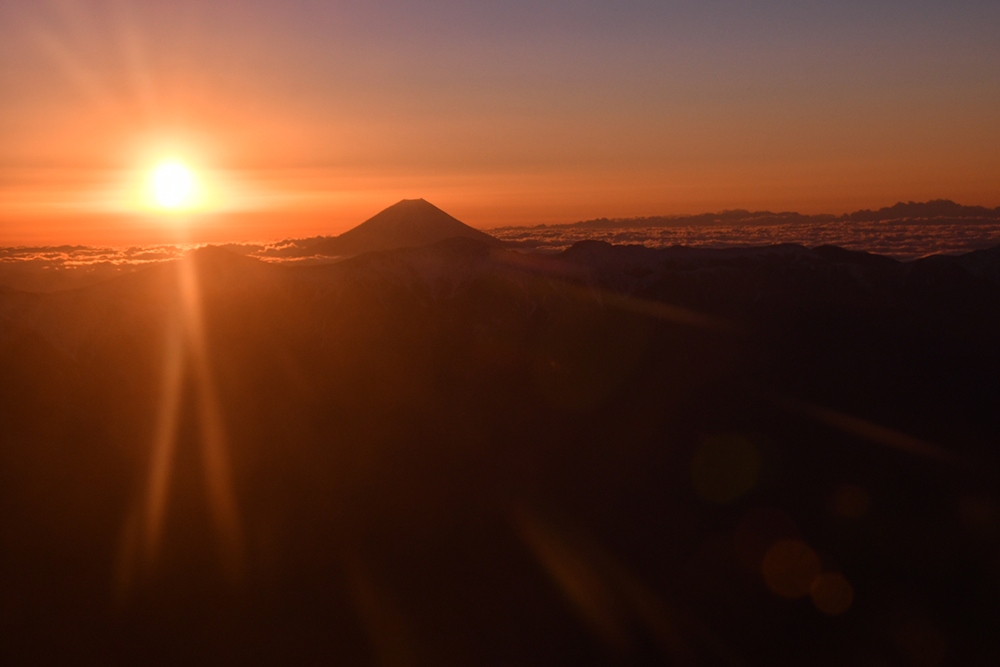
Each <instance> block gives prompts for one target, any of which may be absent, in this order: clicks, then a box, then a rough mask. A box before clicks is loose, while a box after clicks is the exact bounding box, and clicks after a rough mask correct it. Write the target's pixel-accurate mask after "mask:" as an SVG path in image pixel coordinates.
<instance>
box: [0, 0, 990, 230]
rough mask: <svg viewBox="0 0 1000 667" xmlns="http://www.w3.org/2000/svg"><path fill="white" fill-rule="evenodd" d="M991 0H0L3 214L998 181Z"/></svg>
mask: <svg viewBox="0 0 1000 667" xmlns="http://www.w3.org/2000/svg"><path fill="white" fill-rule="evenodd" d="M998 28H1000V8H998V7H997V5H995V4H993V3H986V2H978V1H977V0H962V1H960V2H954V3H949V4H948V5H947V7H944V6H942V5H940V4H939V3H933V2H901V1H899V0H878V1H877V2H868V3H853V2H849V3H836V4H830V3H820V2H804V3H803V2H788V1H786V0H768V1H767V2H758V3H752V4H747V3H739V2H734V1H733V0H715V1H713V2H689V1H683V2H681V1H679V2H671V3H654V2H644V1H640V0H631V1H629V2H625V3H621V2H616V3H611V2H606V1H603V0H587V1H586V2H584V3H582V4H581V3H570V2H566V1H564V0H549V1H547V2H541V3H520V2H518V3H505V4H504V5H503V6H502V7H499V6H498V7H493V6H489V5H483V4H478V3H455V2H447V1H445V0H433V1H428V2H424V3H420V4H419V5H413V4H412V3H403V2H396V1H386V2H379V3H369V4H366V5H365V6H363V7H362V6H341V5H336V6H335V5H326V4H323V3H313V2H305V1H296V2H284V3H273V2H266V1H264V0H249V1H247V2H243V3H236V4H234V3H228V2H223V3H211V4H204V3H197V2H191V1H182V2H170V3H167V2H156V1H148V2H139V3H123V2H117V1H112V0H103V1H102V0H90V1H87V0H73V1H69V0H66V1H56V0H47V1H43V2H38V3H21V2H13V1H11V0H3V1H2V2H0V62H2V63H3V64H4V66H3V67H2V68H0V89H2V90H3V91H4V96H3V101H2V102H0V139H2V141H0V240H2V243H3V244H4V245H9V244H12V243H21V242H30V243H36V242H37V243H46V244H48V243H62V242H74V243H87V244H95V245H101V244H120V243H154V242H163V241H166V240H168V239H169V238H170V237H171V235H173V234H174V227H175V226H176V221H177V216H176V215H171V214H164V213H162V212H161V211H159V210H157V209H156V208H155V207H150V206H149V203H148V201H146V195H145V194H144V188H145V182H146V180H147V178H148V174H149V173H150V171H151V170H152V169H153V168H154V167H155V166H156V164H158V163H159V162H161V161H163V160H167V159H181V160H184V161H185V162H186V163H188V164H189V165H190V167H191V168H192V169H193V171H194V173H195V174H196V176H197V178H198V179H199V183H200V184H201V185H202V186H203V190H204V194H205V197H204V201H202V202H201V203H200V204H199V206H200V212H199V215H198V217H197V219H196V221H195V223H194V224H195V225H196V227H197V229H196V230H195V231H194V232H192V233H194V234H197V235H200V238H201V239H202V240H205V241H213V242H222V241H235V240H247V239H270V238H289V237H304V236H313V235H317V234H336V233H339V232H342V231H344V230H346V229H348V228H349V227H351V226H353V225H354V224H357V222H359V221H360V220H364V219H365V218H367V217H368V216H369V215H371V214H372V213H374V212H375V211H378V210H380V209H381V208H384V207H385V206H387V205H388V204H389V203H391V202H394V201H397V200H399V199H403V198H411V197H424V198H427V199H428V200H430V201H434V202H436V203H437V204H438V205H440V206H442V207H443V208H445V209H446V210H448V211H451V212H452V213H453V214H454V215H455V216H457V217H458V218H459V219H461V220H464V221H466V222H467V223H468V224H470V225H472V226H474V227H477V228H492V227H498V226H507V225H534V224H553V223H567V222H573V221H575V220H586V219H590V218H597V217H602V216H621V217H632V216H651V215H672V214H682V213H695V212H699V211H719V210H724V209H731V208H748V209H770V210H795V211H799V212H801V213H820V212H829V213H839V212H847V211H852V210H857V209H862V208H877V207H880V206H886V205H891V204H892V203H894V202H896V201H924V200H929V199H938V198H951V199H955V200H958V201H963V202H969V203H976V204H981V205H984V206H990V207H994V206H998V205H1000V190H998V188H997V184H996V178H995V175H996V174H997V173H1000V129H998V126H997V124H996V123H995V120H994V119H995V110H996V109H997V108H998V106H1000V92H998V91H1000V79H998V76H1000V46H998V43H997V40H996V39H995V35H996V33H997V30H998Z"/></svg>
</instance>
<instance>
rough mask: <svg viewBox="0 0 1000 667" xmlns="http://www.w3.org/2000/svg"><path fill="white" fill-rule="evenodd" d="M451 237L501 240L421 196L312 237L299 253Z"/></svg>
mask: <svg viewBox="0 0 1000 667" xmlns="http://www.w3.org/2000/svg"><path fill="white" fill-rule="evenodd" d="M451 238H470V239H475V240H477V241H481V242H483V243H486V244H488V245H492V246H501V245H503V242H502V241H500V240H498V239H496V238H494V237H492V236H490V235H489V234H486V233H484V232H481V231H479V230H478V229H473V228H472V227H470V226H468V225H467V224H465V223H464V222H461V221H460V220H457V219H455V218H453V217H452V216H450V215H448V214H447V213H445V212H444V211H442V210H441V209H439V208H438V207H437V206H435V205H434V204H431V203H430V202H428V201H426V200H424V199H403V200H402V201H399V202H397V203H395V204H393V205H392V206H390V207H389V208H387V209H385V210H383V211H382V212H380V213H378V214H376V215H375V216H373V217H371V218H369V219H368V220H366V221H364V222H362V223H361V224H360V225H358V226H357V227H355V228H353V229H351V230H348V231H346V232H344V233H343V234H341V235H340V236H334V237H332V238H324V239H320V240H318V241H316V242H315V243H314V244H311V245H310V246H309V247H308V248H307V249H306V250H305V252H304V253H303V254H309V255H327V256H331V257H332V256H341V257H343V256H351V255H360V254H361V253H364V252H372V251H377V250H392V249H395V248H417V247H420V246H425V245H430V244H432V243H437V242H438V241H444V240H445V239H451Z"/></svg>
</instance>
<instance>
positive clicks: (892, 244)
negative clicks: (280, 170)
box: [0, 220, 1000, 291]
mask: <svg viewBox="0 0 1000 667" xmlns="http://www.w3.org/2000/svg"><path fill="white" fill-rule="evenodd" d="M488 231H489V233H490V234H492V235H493V236H496V237H497V238H500V239H502V240H504V241H509V242H512V243H514V244H516V245H517V246H519V247H520V248H522V249H524V250H534V251H538V252H558V251H560V250H563V249H565V248H568V247H569V246H571V245H572V244H574V243H576V242H577V241H582V240H587V239H595V240H601V241H607V242H609V243H615V244H642V245H646V246H649V247H668V246H673V245H685V246H693V247H709V248H731V247H741V246H743V247H745V246H761V245H772V244H777V243H796V244H799V245H803V246H806V247H809V248H814V247H817V246H821V245H836V246H840V247H843V248H847V249H850V250H860V251H864V252H871V253H876V254H879V255H885V256H888V257H892V258H894V259H897V260H900V261H909V260H913V259H918V258H920V257H925V256H927V255H936V254H949V255H954V254H961V253H966V252H971V251H973V250H978V249H981V248H990V247H993V246H996V245H1000V221H998V222H983V221H982V220H979V221H976V222H974V223H973V222H970V223H968V224H963V223H960V222H955V221H949V222H948V223H947V224H938V223H935V222H934V221H931V220H920V221H889V222H886V221H880V222H855V221H844V220H836V221H829V222H817V221H810V222H805V223H794V222H790V223H784V224H769V225H752V224H751V225H748V224H740V225H733V224H715V225H712V224H708V225H705V224H702V225H689V226H676V227H672V226H671V227H663V226H660V227H604V228H593V227H586V226H581V225H562V226H536V227H503V228H498V229H491V230H488ZM309 241H310V240H303V241H288V240H286V241H281V242H278V243H242V244H228V245H226V246H223V247H225V248H226V249H228V250H231V251H233V252H236V253H239V254H242V255H247V256H250V257H257V258H260V259H262V260H265V261H269V262H281V263H291V262H296V263H302V262H305V263H308V262H316V261H329V259H330V258H321V257H310V256H308V252H305V256H303V250H305V249H307V248H308V246H309ZM192 247H193V246H175V245H156V246H138V247H128V248H113V247H90V246H58V247H17V248H0V286H5V287H8V288H14V289H26V290H32V291H50V290H56V289H66V288H69V287H74V286H83V285H86V284H92V283H95V282H99V281H102V280H105V279H107V278H110V277H114V276H115V275H120V274H123V273H129V272H132V271H134V270H136V269H139V268H141V267H143V266H146V265H149V264H151V263H156V262H164V261H169V260H172V259H177V258H179V257H180V256H182V255H183V254H184V253H185V252H186V251H188V250H190V249H191V248H192ZM293 255H294V256H293Z"/></svg>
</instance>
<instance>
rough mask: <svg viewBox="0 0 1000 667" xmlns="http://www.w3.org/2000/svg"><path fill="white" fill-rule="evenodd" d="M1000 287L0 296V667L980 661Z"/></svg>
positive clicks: (353, 288)
mask: <svg viewBox="0 0 1000 667" xmlns="http://www.w3.org/2000/svg"><path fill="white" fill-rule="evenodd" d="M998 267H1000V248H994V249H992V250H988V251H982V252H977V253H973V254H970V255H965V256H962V257H932V258H927V259H925V260H920V261H917V262H910V263H900V262H896V261H893V260H890V259H886V258H884V257H878V256H873V255H867V254H865V253H856V252H848V251H844V250H841V249H839V248H834V247H823V248H817V249H815V250H809V249H806V248H802V247H800V246H773V247H764V248H750V249H731V250H698V249H687V248H669V249H659V250H657V249H650V248H643V247H636V246H631V247H628V246H612V245H609V244H606V243H599V242H584V243H580V244H577V245H575V246H573V247H572V248H570V249H569V250H568V251H566V252H564V253H562V254H560V255H556V256H541V255H530V254H520V253H516V252H513V251H509V250H504V249H498V248H494V247H491V246H489V245H486V244H483V243H480V242H478V241H476V240H474V239H451V240H448V241H443V242H441V243H438V244H435V245H431V246H427V247H422V248H409V249H397V250H392V251H386V252H374V253H367V254H364V255H361V256H358V257H355V258H353V259H350V260H346V261H343V262H339V263H335V264H327V265H316V266H286V265H274V264H266V263H263V262H261V261H259V260H256V259H252V258H248V257H241V256H237V255H233V254H231V253H229V252H227V251H225V250H222V249H218V248H206V249H201V250H198V251H195V252H192V253H189V254H188V255H187V256H186V258H185V259H184V260H182V261H179V262H170V263H164V264H159V265H156V266H151V267H148V268H146V269H143V270H141V271H137V272H135V273H133V274H130V275H125V276H121V277H118V278H115V279H113V280H109V281H106V282H103V283H101V284H97V285H93V286H90V287H87V288H83V289H79V290H70V291H64V292H57V293H52V294H37V293H28V292H23V291H14V290H7V291H3V292H0V427H2V428H0V438H2V440H0V562H2V563H3V567H2V568H0V590H3V595H2V597H0V605H2V610H3V614H4V618H5V619H6V620H5V623H4V625H3V627H2V628H0V653H2V654H3V656H2V657H4V658H5V662H6V663H7V664H37V663H40V662H50V663H51V662H62V663H79V662H81V661H84V660H86V661H98V660H99V661H102V662H103V663H104V664H135V663H137V662H142V663H145V664H178V663H181V662H183V663H185V664H191V663H193V664H217V663H219V662H222V663H229V664H233V663H239V664H274V663H275V662H290V663H300V664H302V663H316V662H320V661H327V660H334V659H336V660H337V661H338V662H340V663H342V664H390V665H391V664H428V665H447V664H455V665H467V664H496V663H504V662H506V663H513V664H569V663H572V664H692V665H693V664H698V665H735V664H764V663H766V664H772V665H799V664H806V663H809V664H815V663H816V662H817V661H822V660H826V661H827V662H828V663H829V664H859V663H865V662H868V663H872V662H875V663H884V664H913V663H917V664H925V663H927V661H932V660H939V661H940V660H941V659H942V658H941V657H940V656H942V655H943V656H945V657H946V658H947V660H949V661H951V662H953V663H955V664H983V665H986V664H995V661H996V659H997V658H998V657H1000V652H998V645H997V641H996V638H997V636H998V635H997V633H996V623H995V619H996V616H995V609H996V600H997V595H998V590H1000V588H998V584H1000V578H998V576H997V569H996V563H997V562H1000V560H998V559H1000V535H998V520H997V516H998V498H997V494H996V483H995V480H996V475H997V472H998V466H1000V456H998V452H997V450H996V444H997V442H1000V430H998V425H997V421H996V418H995V416H996V408H997V405H998V401H1000V390H998V387H997V383H996V378H997V377H998V376H1000V353H998V347H997V345H996V341H997V340H998V339H1000V321H998V318H997V317H996V313H997V312H998V310H1000V282H998V275H1000V274H998ZM788 549H792V553H793V555H794V554H798V556H795V557H792V558H791V560H789V558H788V553H787V552H788ZM775 550H777V551H775ZM782 550H784V551H782ZM775 554H777V555H775ZM782 554H784V555H782ZM803 568H804V569H803ZM820 572H824V573H826V574H823V575H822V576H823V577H825V578H820V577H819V573H820ZM845 581H846V582H849V585H850V587H851V588H850V589H845V588H844V583H843V582H845ZM838 586H839V588H838ZM845 591H853V596H849V595H848V594H847V593H845ZM823 609H825V610H826V611H822V610H823ZM831 614H836V615H831ZM789 637H794V641H789Z"/></svg>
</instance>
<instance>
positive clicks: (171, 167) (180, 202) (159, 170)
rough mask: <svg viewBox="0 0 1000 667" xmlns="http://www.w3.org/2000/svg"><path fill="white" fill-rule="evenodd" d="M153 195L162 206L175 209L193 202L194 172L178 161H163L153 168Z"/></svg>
mask: <svg viewBox="0 0 1000 667" xmlns="http://www.w3.org/2000/svg"><path fill="white" fill-rule="evenodd" d="M150 182H151V185H152V189H153V196H154V197H155V198H156V202H157V203H158V204H159V205H160V206H162V207H163V208H167V209H172V210H177V209H183V208H188V207H190V206H192V205H193V204H194V194H195V178H194V172H192V171H191V170H190V169H189V168H188V167H186V166H185V165H183V164H181V163H180V162H163V163H161V164H159V165H157V167H156V168H155V169H154V170H153V173H152V177H151V180H150Z"/></svg>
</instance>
